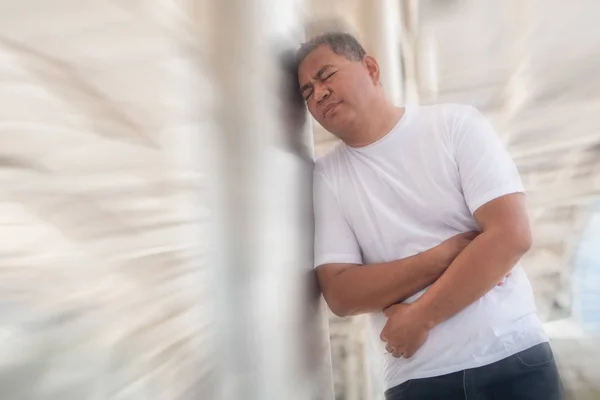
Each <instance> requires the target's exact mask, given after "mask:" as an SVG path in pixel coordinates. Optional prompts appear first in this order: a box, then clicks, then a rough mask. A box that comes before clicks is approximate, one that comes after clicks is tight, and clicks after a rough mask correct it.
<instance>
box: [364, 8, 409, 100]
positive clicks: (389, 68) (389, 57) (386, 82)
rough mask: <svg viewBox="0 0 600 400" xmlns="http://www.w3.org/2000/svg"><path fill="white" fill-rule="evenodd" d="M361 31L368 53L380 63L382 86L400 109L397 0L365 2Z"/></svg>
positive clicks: (401, 97) (401, 83)
mask: <svg viewBox="0 0 600 400" xmlns="http://www.w3.org/2000/svg"><path fill="white" fill-rule="evenodd" d="M361 5H362V10H361V17H360V19H361V28H362V29H361V30H362V32H363V38H362V40H363V43H364V45H365V47H366V48H367V52H369V53H370V54H372V55H373V56H374V57H375V58H377V60H378V61H379V65H380V68H381V82H382V85H383V87H384V89H385V91H386V93H387V95H388V96H389V98H390V99H391V100H392V102H393V103H394V104H396V105H402V104H403V102H404V98H403V77H402V74H403V73H402V59H401V42H400V35H401V27H402V20H401V18H400V17H401V10H400V2H399V1H398V0H374V1H373V0H371V1H369V0H364V1H363V2H362V4H361Z"/></svg>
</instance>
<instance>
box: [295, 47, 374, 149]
mask: <svg viewBox="0 0 600 400" xmlns="http://www.w3.org/2000/svg"><path fill="white" fill-rule="evenodd" d="M371 61H374V60H373V59H371V58H370V57H365V59H363V60H362V61H350V60H348V59H347V58H346V57H344V56H343V55H339V54H335V53H334V52H333V50H331V48H330V47H329V46H327V45H322V46H319V47H317V48H316V49H315V50H313V51H312V52H311V53H310V54H309V55H308V56H307V57H306V58H305V59H304V60H303V61H302V63H301V64H300V67H299V69H298V81H299V83H300V91H301V92H302V96H303V97H304V99H305V100H306V104H307V105H308V110H309V111H310V113H311V114H312V116H313V117H314V118H315V119H316V120H317V121H318V122H319V123H320V124H321V126H323V127H324V128H325V129H327V130H328V131H329V132H331V133H333V134H334V135H336V136H338V137H340V138H342V139H343V138H344V133H345V131H346V129H347V128H348V127H351V126H352V124H353V123H354V121H355V120H356V118H357V116H359V115H360V113H361V111H363V110H364V109H365V107H366V106H367V105H368V104H369V102H370V101H371V99H372V98H373V95H374V94H375V90H376V87H377V85H378V83H379V82H378V79H379V74H378V72H379V70H378V67H377V65H376V63H374V65H375V68H371V67H373V65H370V62H371Z"/></svg>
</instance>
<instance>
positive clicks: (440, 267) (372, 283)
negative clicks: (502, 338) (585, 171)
mask: <svg viewBox="0 0 600 400" xmlns="http://www.w3.org/2000/svg"><path fill="white" fill-rule="evenodd" d="M474 218H475V220H476V221H477V223H478V224H479V227H480V228H481V233H480V234H479V235H477V236H476V237H475V235H469V234H467V235H463V236H462V237H454V238H451V239H449V240H448V241H446V242H444V243H442V244H441V245H440V246H438V247H436V248H433V249H431V250H429V251H426V252H424V253H421V254H418V255H415V256H413V257H409V258H405V259H401V260H396V261H392V262H388V263H381V264H372V265H365V266H358V265H353V264H327V265H323V266H320V267H319V268H317V275H318V278H319V282H320V284H321V289H322V291H323V294H324V297H325V299H326V301H327V303H328V305H329V307H330V308H331V310H332V311H333V312H334V313H336V314H337V315H339V316H349V315H356V314H361V313H366V312H372V311H381V310H384V309H386V315H388V317H389V320H388V324H387V325H386V327H385V328H384V330H383V332H382V335H381V339H382V340H384V341H386V342H388V351H390V353H392V354H393V355H395V356H401V355H403V356H404V357H411V356H412V355H413V354H414V352H416V351H417V350H418V348H419V347H420V346H421V345H422V344H423V343H424V341H425V340H426V338H427V334H428V332H429V330H431V329H432V328H433V327H434V326H436V325H437V324H439V323H441V322H443V321H445V320H446V319H448V318H450V317H452V316H453V315H455V314H456V313H458V312H459V311H461V310H462V309H464V308H465V307H467V306H468V305H470V304H471V303H473V302H474V301H476V300H477V299H479V298H481V297H482V296H483V295H485V294H486V293H487V292H489V291H490V290H491V289H492V288H494V286H496V285H497V284H498V282H500V281H501V280H502V279H503V278H504V276H506V275H507V274H508V273H509V272H510V271H511V270H512V268H513V267H514V265H515V264H516V263H517V262H518V261H519V259H520V258H521V257H522V256H523V255H524V254H525V253H526V252H527V251H528V250H529V248H530V246H531V233H530V227H529V219H528V216H527V212H526V204H525V196H524V195H523V194H521V193H514V194H509V195H505V196H501V197H499V198H497V199H495V200H492V201H490V202H488V203H486V204H484V205H483V206H481V207H480V208H479V209H477V211H475V213H474ZM473 237H474V239H473V240H472V241H471V240H470V239H472V238H473ZM460 240H462V241H460ZM463 249H464V250H463ZM454 256H456V258H454ZM446 267H447V268H446ZM429 285H431V287H430V288H429V290H428V291H427V292H425V293H424V294H423V296H421V297H420V298H419V299H418V300H417V301H415V302H414V303H412V304H411V305H409V306H407V305H400V306H396V305H395V304H396V303H398V302H399V301H402V300H404V299H406V298H408V297H410V296H412V295H413V294H415V293H417V292H419V291H420V290H422V289H424V288H425V287H427V286H429ZM388 307H389V308H388ZM407 327H410V330H411V332H413V333H410V332H409V333H408V337H406V334H403V333H402V332H403V331H404V330H405V329H404V328H407Z"/></svg>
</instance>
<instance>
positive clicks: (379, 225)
mask: <svg viewBox="0 0 600 400" xmlns="http://www.w3.org/2000/svg"><path fill="white" fill-rule="evenodd" d="M314 189H315V190H314V207H315V266H320V265H323V264H328V263H352V264H372V263H380V262H386V261H393V260H397V259H401V258H405V257H409V256H412V255H415V254H417V253H420V252H423V251H425V250H428V249H430V248H432V247H434V246H436V245H438V244H440V243H441V242H443V241H444V240H446V239H448V238H450V237H451V236H453V235H456V234H458V233H460V232H468V231H473V230H478V225H477V223H476V222H475V220H474V218H473V213H474V212H475V211H476V210H477V209H478V208H479V207H481V206H482V205H484V204H485V203H487V202H489V201H491V200H493V199H495V198H497V197H500V196H503V195H506V194H510V193H516V192H523V186H522V183H521V179H520V177H519V173H518V171H517V168H516V167H515V165H514V163H513V161H512V159H511V158H510V156H509V154H508V153H507V151H506V150H505V149H504V147H503V145H502V143H501V142H500V140H499V139H498V137H497V136H496V134H495V132H494V129H493V128H492V126H491V124H490V123H489V122H488V121H487V120H486V119H485V118H484V117H483V116H482V114H481V113H479V112H478V111H477V110H476V109H475V108H473V107H470V106H463V105H456V104H444V105H435V106H427V107H412V106H411V107H406V110H405V113H404V116H403V117H402V118H401V119H400V121H399V122H398V124H397V125H396V126H395V127H394V128H393V129H392V131H390V132H389V133H388V134H387V135H386V136H384V137H383V138H381V139H380V140H378V141H377V142H375V143H372V144H370V145H368V146H366V147H362V148H352V147H349V146H346V145H345V144H340V145H339V146H338V147H336V148H335V149H334V150H333V151H332V152H330V153H329V154H327V155H325V156H324V157H322V158H320V159H319V160H317V163H316V165H315V172H314ZM481 267H482V268H485V265H482V266H481ZM422 293H423V292H421V293H418V294H417V295H415V296H413V297H411V298H410V299H408V300H407V302H409V303H410V302H413V301H414V300H416V299H417V298H418V297H419V296H420V295H421V294H422ZM385 321H386V317H385V316H384V315H383V313H381V312H378V313H372V314H369V315H368V323H369V331H370V332H369V334H370V339H371V342H372V344H374V346H375V347H374V348H375V349H376V351H377V352H378V353H379V354H381V357H382V360H383V371H384V381H385V389H389V388H391V387H394V386H396V385H399V384H401V383H403V382H405V381H407V380H409V379H418V378H427V377H432V376H440V375H445V374H449V373H452V372H457V371H461V370H464V369H468V368H476V367H480V366H483V365H487V364H490V363H493V362H496V361H499V360H501V359H503V358H506V357H509V356H511V355H513V354H515V353H517V352H520V351H522V350H525V349H527V348H529V347H531V346H534V345H536V344H539V343H543V342H545V341H547V340H548V339H547V336H546V334H545V333H544V330H543V326H542V324H541V322H540V320H539V318H538V316H537V314H536V307H535V304H534V299H533V293H532V289H531V286H530V284H529V280H528V279H527V276H526V274H525V272H524V270H523V268H522V267H521V266H520V265H518V264H517V266H516V267H515V268H514V270H513V273H512V275H511V276H510V277H509V278H507V280H506V282H505V284H504V285H503V286H499V287H496V288H494V289H493V290H492V291H490V292H489V293H488V294H486V295H485V296H484V297H482V298H481V299H479V300H478V301H476V302H475V303H473V304H472V305H470V306H468V307H467V308H465V309H464V310H462V311H461V312H459V313H458V314H456V315H455V316H453V317H452V318H450V319H448V320H446V321H445V322H443V323H441V324H439V325H438V326H436V327H435V328H433V330H432V331H431V332H430V335H429V338H428V339H427V341H426V342H425V344H424V345H423V346H422V347H421V348H420V349H419V350H418V352H417V353H416V354H415V355H414V356H413V357H412V358H411V359H410V360H407V359H404V358H400V359H396V358H394V357H393V356H391V355H390V354H388V353H387V352H386V351H385V344H384V343H383V342H381V340H380V339H379V334H380V333H381V330H382V329H383V326H384V325H385Z"/></svg>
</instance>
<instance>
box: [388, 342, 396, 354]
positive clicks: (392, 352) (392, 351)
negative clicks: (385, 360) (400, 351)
mask: <svg viewBox="0 0 600 400" xmlns="http://www.w3.org/2000/svg"><path fill="white" fill-rule="evenodd" d="M385 350H386V351H387V352H388V353H390V354H394V351H396V348H395V347H394V346H391V345H390V344H387V345H386V346H385Z"/></svg>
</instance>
